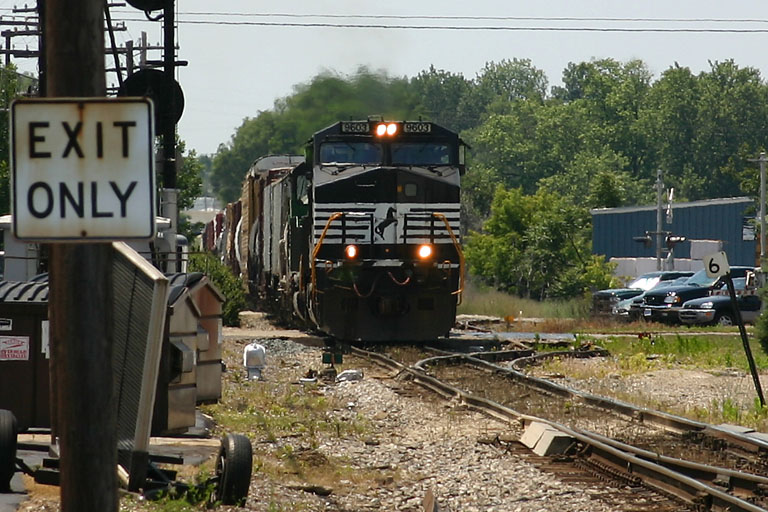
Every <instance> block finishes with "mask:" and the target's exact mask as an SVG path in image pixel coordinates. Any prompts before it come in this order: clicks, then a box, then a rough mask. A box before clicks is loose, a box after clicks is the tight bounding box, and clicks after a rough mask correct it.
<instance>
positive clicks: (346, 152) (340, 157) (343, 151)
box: [320, 142, 383, 164]
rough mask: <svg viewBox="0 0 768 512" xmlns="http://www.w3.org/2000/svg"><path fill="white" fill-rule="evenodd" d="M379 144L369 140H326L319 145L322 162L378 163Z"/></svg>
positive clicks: (380, 156) (380, 149) (380, 150)
mask: <svg viewBox="0 0 768 512" xmlns="http://www.w3.org/2000/svg"><path fill="white" fill-rule="evenodd" d="M382 156H383V151H382V148H381V144H372V143H370V142H326V143H324V144H322V145H321V146H320V163H323V164H334V163H335V164H380V163H382V161H383V160H382Z"/></svg>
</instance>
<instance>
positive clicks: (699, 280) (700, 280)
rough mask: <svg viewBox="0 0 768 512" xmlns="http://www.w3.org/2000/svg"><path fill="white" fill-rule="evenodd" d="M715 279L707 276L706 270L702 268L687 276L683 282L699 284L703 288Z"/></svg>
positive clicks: (710, 284) (713, 282) (692, 284)
mask: <svg viewBox="0 0 768 512" xmlns="http://www.w3.org/2000/svg"><path fill="white" fill-rule="evenodd" d="M715 281H717V278H716V277H709V276H707V271H706V270H703V269H702V270H699V271H698V272H696V273H695V274H693V275H692V276H691V277H689V278H688V280H687V281H686V282H685V284H687V285H690V286H701V287H703V288H709V287H710V286H712V285H713V284H715Z"/></svg>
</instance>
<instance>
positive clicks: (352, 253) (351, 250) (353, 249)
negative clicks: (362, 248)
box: [344, 245, 358, 260]
mask: <svg viewBox="0 0 768 512" xmlns="http://www.w3.org/2000/svg"><path fill="white" fill-rule="evenodd" d="M344 254H345V255H346V256H347V259H350V260H353V259H355V258H357V254H358V250H357V246H356V245H348V246H346V247H345V248H344Z"/></svg>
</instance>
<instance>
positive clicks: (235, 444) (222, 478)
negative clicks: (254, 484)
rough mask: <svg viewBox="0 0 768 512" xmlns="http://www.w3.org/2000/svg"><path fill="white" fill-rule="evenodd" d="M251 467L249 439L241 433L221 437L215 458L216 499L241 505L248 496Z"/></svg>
mask: <svg viewBox="0 0 768 512" xmlns="http://www.w3.org/2000/svg"><path fill="white" fill-rule="evenodd" d="M252 469H253V451H252V449H251V441H250V440H249V439H248V438H247V437H245V436H244V435H241V434H227V435H226V436H224V437H223V438H221V448H219V456H218V457H217V458H216V476H217V477H218V480H219V481H218V485H217V486H216V501H218V502H221V503H222V504H223V505H237V506H242V505H244V504H245V500H246V498H247V497H248V488H249V487H250V486H251V470H252Z"/></svg>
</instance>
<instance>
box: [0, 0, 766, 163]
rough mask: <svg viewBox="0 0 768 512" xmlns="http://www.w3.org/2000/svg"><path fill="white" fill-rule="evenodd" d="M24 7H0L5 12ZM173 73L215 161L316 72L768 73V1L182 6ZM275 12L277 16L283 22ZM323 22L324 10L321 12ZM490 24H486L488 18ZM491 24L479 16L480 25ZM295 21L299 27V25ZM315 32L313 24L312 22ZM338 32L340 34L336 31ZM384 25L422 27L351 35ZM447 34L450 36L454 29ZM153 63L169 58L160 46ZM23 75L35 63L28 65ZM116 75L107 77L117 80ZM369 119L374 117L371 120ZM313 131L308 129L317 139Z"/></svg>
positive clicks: (1, 3) (126, 14)
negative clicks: (719, 65) (582, 67)
mask: <svg viewBox="0 0 768 512" xmlns="http://www.w3.org/2000/svg"><path fill="white" fill-rule="evenodd" d="M15 3H18V2H15V1H11V0H0V15H3V16H4V17H5V16H8V15H10V8H12V7H13V6H14V4H15ZM176 4H177V20H178V22H179V26H178V32H177V43H178V46H179V50H178V58H179V59H180V60H185V61H188V65H187V66H185V67H180V68H179V70H178V74H177V80H178V81H179V83H180V85H181V87H182V90H183V91H184V99H185V109H184V113H183V115H182V117H181V120H180V121H179V126H178V131H179V136H180V137H181V138H182V139H183V140H184V141H186V144H187V149H194V150H196V151H197V153H198V154H211V153H215V152H216V150H217V148H218V147H219V145H220V144H229V143H230V142H231V139H232V136H233V135H234V134H235V132H236V130H237V128H238V127H239V126H240V125H241V124H242V122H243V120H244V119H245V118H253V117H256V116H258V114H259V112H261V111H264V110H269V109H272V108H273V105H274V102H275V100H277V99H279V98H283V97H286V96H289V95H290V94H292V92H293V91H294V88H295V86H297V85H299V84H302V83H306V82H308V81H310V80H311V79H312V78H313V77H314V76H316V75H317V74H318V73H321V72H326V71H330V72H335V73H338V74H340V75H342V76H343V75H349V74H352V73H354V72H355V70H357V69H358V68H359V67H360V66H367V67H368V68H370V69H372V70H382V71H386V72H387V73H388V74H389V75H391V76H395V77H403V76H407V77H413V76H416V75H417V74H418V73H419V72H420V71H422V70H426V69H428V68H429V66H430V65H434V66H435V68H437V69H442V70H446V71H450V72H453V73H461V74H462V75H464V76H465V77H466V78H468V79H472V78H475V77H476V76H477V74H478V73H479V72H480V71H481V70H482V69H483V67H484V65H485V64H486V63H487V62H499V61H501V60H503V59H512V58H518V59H530V60H531V62H532V64H533V65H534V66H535V67H537V68H539V69H541V70H543V71H544V72H545V73H546V75H547V77H548V79H549V85H550V86H554V85H560V84H561V80H560V79H561V75H562V71H563V69H564V68H565V67H566V66H567V65H568V63H569V62H582V61H589V60H591V59H595V58H597V59H599V58H608V57H609V58H614V59H616V60H619V61H622V62H625V61H627V60H630V59H641V60H643V61H644V62H645V63H646V64H647V65H648V67H649V69H650V71H651V72H652V73H653V75H654V77H658V76H659V74H660V73H661V72H663V71H664V70H665V69H667V68H669V67H670V66H673V65H674V64H675V63H677V64H679V65H680V66H684V67H689V68H690V69H691V70H692V71H694V72H696V73H698V72H701V71H706V70H708V69H709V62H710V61H722V60H725V59H731V58H732V59H734V60H735V62H736V63H737V64H738V65H739V66H741V67H746V66H751V67H755V68H757V69H759V70H760V71H761V74H762V76H763V77H764V79H765V78H766V77H768V51H767V50H768V2H765V1H764V0H738V1H736V2H723V1H711V0H666V1H659V0H646V1H644V2H628V1H626V0H611V1H608V0H605V1H598V0H548V1H547V2H541V1H535V2H534V1H515V0H474V1H473V2H466V1H457V0H389V1H388V2H371V1H366V0H356V1H351V0H326V1H320V0H260V1H258V2H257V1H255V0H219V1H217V2H211V1H209V0H177V2H176ZM279 15H280V16H279ZM322 15H325V16H322ZM112 17H113V18H114V19H115V20H118V21H120V20H123V21H124V22H125V25H126V29H127V30H125V31H123V32H118V33H117V40H118V43H120V44H124V42H125V41H127V40H138V39H139V37H140V35H141V32H146V33H147V36H148V40H149V43H150V44H160V42H161V41H162V24H161V23H160V22H150V21H147V20H146V18H145V16H144V14H143V13H142V12H141V11H138V10H136V9H133V8H131V7H130V6H126V7H118V8H113V9H112ZM483 17H484V18H483ZM480 18H482V19H480ZM295 25H300V26H295ZM308 25H315V26H308ZM329 25H335V26H329ZM339 25H377V26H382V25H383V26H388V27H393V26H397V27H403V26H410V27H414V26H417V27H430V26H432V27H435V26H439V27H444V28H442V29H426V28H371V27H367V28H355V27H343V26H339ZM445 27H450V28H445ZM149 58H151V59H160V58H161V55H160V52H151V53H150V56H149ZM16 64H17V65H18V66H19V67H20V68H21V69H22V70H29V71H32V72H34V70H35V67H36V64H35V63H34V61H30V60H29V59H20V60H18V61H17V62H16ZM115 81H116V79H115V78H114V75H112V76H111V77H110V76H108V82H110V83H113V82H115ZM372 114H373V113H372ZM309 135H310V134H307V136H309Z"/></svg>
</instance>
